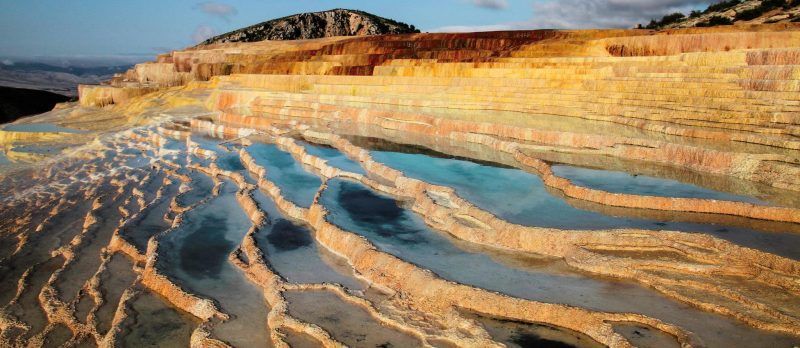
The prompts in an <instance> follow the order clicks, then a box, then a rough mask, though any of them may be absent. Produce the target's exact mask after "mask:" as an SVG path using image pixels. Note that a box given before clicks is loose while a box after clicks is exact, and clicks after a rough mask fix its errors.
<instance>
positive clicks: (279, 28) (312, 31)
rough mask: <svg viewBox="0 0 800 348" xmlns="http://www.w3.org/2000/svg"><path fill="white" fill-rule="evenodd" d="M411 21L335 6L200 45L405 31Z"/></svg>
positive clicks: (236, 31)
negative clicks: (331, 8)
mask: <svg viewBox="0 0 800 348" xmlns="http://www.w3.org/2000/svg"><path fill="white" fill-rule="evenodd" d="M415 32H419V30H417V29H416V28H415V27H414V26H413V25H408V24H405V23H402V22H397V21H394V20H391V19H387V18H383V17H378V16H376V15H373V14H370V13H367V12H363V11H356V10H346V9H335V10H329V11H322V12H312V13H300V14H295V15H291V16H286V17H282V18H278V19H273V20H270V21H266V22H263V23H259V24H255V25H251V26H249V27H246V28H242V29H238V30H234V31H231V32H229V33H225V34H222V35H218V36H215V37H212V38H210V39H208V40H206V41H203V42H202V43H201V45H210V44H215V43H225V42H256V41H264V40H303V39H319V38H323V37H332V36H364V35H386V34H408V33H415Z"/></svg>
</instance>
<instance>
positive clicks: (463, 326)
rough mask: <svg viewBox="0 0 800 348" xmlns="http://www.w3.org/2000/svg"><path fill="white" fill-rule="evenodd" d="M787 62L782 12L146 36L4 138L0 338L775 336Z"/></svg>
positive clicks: (799, 236) (789, 130)
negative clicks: (118, 65) (150, 57)
mask: <svg viewBox="0 0 800 348" xmlns="http://www.w3.org/2000/svg"><path fill="white" fill-rule="evenodd" d="M798 81H800V26H799V25H795V24H791V23H790V24H785V23H781V24H770V25H751V26H726V27H718V28H702V29H701V28H692V29H679V30H671V31H668V32H655V31H649V30H599V31H552V30H542V31H521V32H492V33H468V34H404V35H384V36H368V37H355V38H353V37H335V38H323V39H317V40H303V41H265V42H254V43H224V44H222V43H220V44H213V45H208V46H199V47H195V48H191V49H187V50H185V51H176V52H173V53H171V54H168V55H162V56H159V57H158V59H157V61H155V62H152V63H145V64H140V65H137V66H136V67H134V68H133V69H131V70H130V71H128V72H127V73H125V74H124V75H120V76H117V77H115V78H114V79H113V80H111V81H109V83H108V84H106V85H101V86H81V88H80V94H81V98H80V102H79V103H76V104H70V105H64V106H62V107H61V108H59V109H58V110H54V111H52V112H50V113H47V114H43V115H40V116H36V117H34V118H30V119H26V120H25V123H24V124H23V123H19V124H15V125H13V126H11V128H8V126H6V128H4V129H3V130H2V132H3V133H0V139H2V142H0V144H3V146H4V149H5V151H4V153H6V154H7V155H6V157H7V158H8V160H9V161H13V162H12V163H8V164H5V165H3V164H2V162H0V170H1V172H0V192H2V195H1V196H0V197H1V198H0V231H2V232H1V233H0V257H1V258H2V263H1V264H0V267H1V268H0V287H2V291H0V300H2V301H0V342H2V345H4V346H28V345H34V346H35V345H44V346H58V345H60V344H66V345H90V346H95V345H96V346H117V345H145V344H160V345H169V344H173V345H190V346H196V347H207V346H212V347H220V346H228V345H230V346H241V347H249V346H264V345H270V346H279V347H284V346H307V345H310V346H345V345H347V346H364V345H367V344H368V343H367V342H369V344H391V345H396V346H435V347H444V346H503V345H505V346H516V345H522V344H523V343H524V342H531V340H534V341H536V340H538V341H536V342H549V341H557V342H559V343H565V342H566V343H569V344H572V345H577V346H586V347H589V346H611V347H630V346H670V345H672V346H682V347H699V346H708V347H726V346H733V345H736V346H754V347H755V346H794V345H797V344H798V343H799V342H800V300H799V299H800V287H799V286H798V284H800V263H799V262H798V260H800V253H798V251H797V250H800V249H798V246H800V199H798V197H800V195H798V191H800V84H798ZM7 133H8V134H9V135H5V134H7ZM29 133H30V134H29ZM4 135H5V136H4ZM2 136H4V137H2ZM56 143H66V144H67V145H64V146H61V147H58V148H57V150H55V151H50V152H47V151H42V150H41V149H53V148H54V144H56ZM31 147H34V148H35V149H37V150H36V151H34V150H31ZM26 152H27V153H37V156H35V157H25V156H21V155H19V154H21V153H26Z"/></svg>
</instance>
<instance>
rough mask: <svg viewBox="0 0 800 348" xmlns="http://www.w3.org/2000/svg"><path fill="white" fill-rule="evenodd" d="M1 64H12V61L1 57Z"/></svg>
mask: <svg viewBox="0 0 800 348" xmlns="http://www.w3.org/2000/svg"><path fill="white" fill-rule="evenodd" d="M2 63H3V65H14V61H13V60H11V59H3V61H2Z"/></svg>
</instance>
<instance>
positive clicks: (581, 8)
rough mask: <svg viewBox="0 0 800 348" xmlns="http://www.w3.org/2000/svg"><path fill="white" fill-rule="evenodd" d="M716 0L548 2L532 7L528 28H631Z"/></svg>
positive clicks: (577, 0) (579, 0) (559, 0)
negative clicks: (531, 16)
mask: <svg viewBox="0 0 800 348" xmlns="http://www.w3.org/2000/svg"><path fill="white" fill-rule="evenodd" d="M712 2H714V0H546V1H543V2H536V3H534V5H533V18H531V20H530V21H529V22H527V23H526V26H527V27H528V28H558V29H562V28H570V29H586V28H631V27H634V26H636V24H639V23H642V24H647V23H648V22H649V21H650V19H660V18H661V17H662V16H664V15H665V14H669V13H673V12H682V13H689V11H691V10H693V9H697V8H705V7H706V6H708V5H709V4H710V3H712Z"/></svg>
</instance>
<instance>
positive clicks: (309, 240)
mask: <svg viewBox="0 0 800 348" xmlns="http://www.w3.org/2000/svg"><path fill="white" fill-rule="evenodd" d="M253 198H254V199H255V200H256V202H258V206H259V208H260V209H261V210H263V211H264V212H265V213H266V214H267V217H268V218H269V219H268V220H269V222H268V223H267V224H266V225H265V226H263V227H262V228H261V229H260V230H259V232H258V233H257V234H256V236H255V238H256V242H257V244H258V246H259V248H261V250H262V251H263V252H264V254H265V255H266V258H267V261H268V262H269V264H270V267H271V268H272V269H274V270H275V272H277V273H278V274H280V275H281V276H282V277H284V278H285V279H286V280H288V281H290V282H294V283H326V282H327V283H338V284H342V285H343V286H345V287H347V288H350V289H354V290H361V289H363V288H364V284H362V282H360V281H359V280H357V279H355V278H354V276H353V271H352V269H351V268H350V266H349V265H348V264H347V262H346V261H345V260H344V259H342V258H341V257H338V256H335V255H333V254H331V253H330V252H328V251H327V250H326V249H324V248H322V247H320V245H319V244H317V242H316V240H315V239H314V236H313V235H312V234H311V233H312V231H311V230H310V229H309V228H308V227H306V226H305V225H303V224H300V223H297V222H294V221H290V220H288V219H287V218H286V217H284V216H283V214H282V213H281V212H280V211H279V210H278V209H277V207H276V206H275V203H274V202H273V201H272V200H271V199H270V198H269V197H267V196H266V195H264V194H263V193H261V192H255V193H254V195H253Z"/></svg>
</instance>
